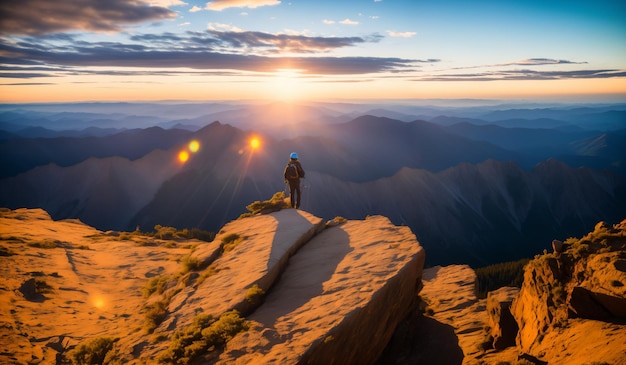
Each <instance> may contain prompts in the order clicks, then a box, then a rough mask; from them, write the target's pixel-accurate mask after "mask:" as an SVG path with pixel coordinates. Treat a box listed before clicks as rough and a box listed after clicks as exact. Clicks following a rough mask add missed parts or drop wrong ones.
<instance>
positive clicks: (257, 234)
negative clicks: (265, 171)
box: [0, 209, 425, 364]
mask: <svg viewBox="0 0 626 365" xmlns="http://www.w3.org/2000/svg"><path fill="white" fill-rule="evenodd" d="M0 239H1V241H0V243H1V246H2V250H1V252H2V253H3V256H4V257H3V260H4V261H6V262H7V265H2V268H0V270H1V274H2V277H3V278H4V279H5V280H4V282H3V284H2V288H1V289H2V290H3V291H4V293H5V294H6V295H5V294H3V295H2V296H1V298H2V302H1V303H0V304H2V305H1V306H0V308H2V316H1V318H2V323H1V327H0V328H2V330H1V331H0V345H1V346H2V347H3V349H5V350H4V351H3V352H2V353H1V354H0V361H1V362H6V363H26V362H36V363H48V364H55V363H58V362H59V361H62V360H63V359H64V358H66V359H67V358H68V357H71V356H72V354H71V351H70V350H71V349H79V348H81V347H80V346H81V345H82V344H84V343H86V342H88V341H90V340H93V339H106V341H105V342H107V343H108V344H111V346H112V350H110V351H109V353H108V354H107V357H106V358H107V360H105V363H109V364H117V363H125V364H126V363H129V364H139V363H146V362H155V361H156V362H165V363H178V364H181V363H190V364H193V363H197V364H200V363H202V364H205V363H223V364H226V363H229V364H230V363H249V362H256V363H276V364H278V363H280V364H319V363H324V364H367V363H373V362H375V361H376V359H377V358H378V357H379V356H380V355H381V353H382V352H383V350H384V348H385V346H386V345H387V343H388V342H389V339H390V338H391V336H392V335H393V333H394V330H395V329H396V327H397V325H398V324H399V323H400V322H401V321H402V320H403V319H405V318H406V317H407V316H408V315H409V314H410V313H412V312H414V311H415V309H416V307H417V305H418V300H417V292H418V291H419V289H420V287H421V276H422V267H423V263H424V257H425V254H424V250H423V249H422V247H421V246H420V245H419V243H418V242H417V240H416V238H415V236H414V235H413V233H412V232H411V231H410V229H409V228H408V227H402V226H395V225H393V224H392V223H391V222H390V221H389V219H387V218H385V217H381V216H373V217H367V218H366V219H365V220H350V221H344V220H342V219H336V220H335V221H334V222H333V224H326V223H325V222H323V221H322V220H321V219H320V218H318V217H315V216H313V215H311V214H308V213H306V212H304V211H300V210H295V209H288V210H281V211H278V212H273V213H271V214H267V215H257V216H253V217H249V218H245V219H240V220H236V221H233V222H231V223H229V224H227V225H225V226H224V227H223V229H222V230H221V231H220V232H219V233H218V234H217V236H216V238H215V240H213V241H212V242H202V241H198V240H187V239H180V240H175V241H172V240H161V239H157V238H155V237H153V236H146V235H144V234H141V233H140V232H135V233H128V232H122V233H120V232H107V233H102V232H99V231H97V230H95V229H93V228H91V227H88V226H86V225H84V224H82V223H81V222H79V221H63V222H58V221H53V220H51V219H50V217H49V216H48V215H47V214H46V213H45V212H44V211H41V210H25V209H22V210H16V211H9V210H3V211H2V214H1V215H0ZM42 268H43V271H40V270H42ZM34 276H39V277H41V278H43V280H44V281H45V282H46V285H48V287H46V290H49V292H46V294H45V297H44V299H41V300H40V301H32V296H31V297H30V299H31V300H29V298H25V297H24V295H23V294H22V293H23V292H26V291H27V292H28V293H31V292H34V291H36V289H37V287H36V286H35V284H36V283H35V281H34V279H33V277H34ZM20 287H21V291H20V290H19V289H20ZM26 289H28V290H26ZM9 308H12V309H10V310H9ZM82 350H84V347H82V348H81V351H82Z"/></svg>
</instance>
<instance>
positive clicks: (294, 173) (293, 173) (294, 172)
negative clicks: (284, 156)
mask: <svg viewBox="0 0 626 365" xmlns="http://www.w3.org/2000/svg"><path fill="white" fill-rule="evenodd" d="M285 177H286V178H287V179H289V180H295V179H297V178H299V177H300V174H298V167H297V166H296V164H295V163H293V162H292V163H289V165H287V171H286V172H285Z"/></svg>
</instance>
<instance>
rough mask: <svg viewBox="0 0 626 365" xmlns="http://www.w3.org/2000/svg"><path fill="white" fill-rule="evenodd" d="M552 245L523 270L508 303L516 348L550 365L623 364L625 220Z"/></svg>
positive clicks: (625, 355) (625, 332)
mask: <svg viewBox="0 0 626 365" xmlns="http://www.w3.org/2000/svg"><path fill="white" fill-rule="evenodd" d="M557 248H560V249H555V252H554V253H550V254H547V253H546V254H544V255H539V256H537V257H536V258H535V259H534V260H531V261H530V262H529V263H528V265H527V266H526V268H525V272H524V283H523V285H522V288H521V290H520V293H519V296H518V297H517V298H516V299H515V300H514V302H513V304H512V306H511V311H512V314H513V316H514V317H515V320H516V322H517V324H518V325H519V333H518V335H517V340H516V342H517V347H518V349H519V351H520V352H522V353H526V354H529V355H532V356H534V357H535V358H537V359H539V360H542V359H543V360H549V363H550V364H571V363H582V360H581V359H584V362H588V363H591V362H594V361H595V362H608V363H615V364H617V363H624V362H625V361H626V326H625V325H624V323H625V320H626V315H625V314H626V309H625V308H626V287H625V286H626V270H625V268H624V259H626V221H623V222H622V223H620V224H618V225H615V226H614V227H609V226H607V225H606V224H604V223H598V224H597V225H596V227H595V229H594V231H593V232H591V233H589V234H587V235H586V236H584V237H582V238H581V239H574V238H570V239H568V240H566V241H565V242H564V243H563V245H562V246H561V247H557ZM583 339H584V340H583ZM607 349H611V350H610V351H609V350H607Z"/></svg>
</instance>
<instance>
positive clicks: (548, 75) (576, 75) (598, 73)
mask: <svg viewBox="0 0 626 365" xmlns="http://www.w3.org/2000/svg"><path fill="white" fill-rule="evenodd" d="M613 77H626V70H616V69H613V70H611V69H608V70H607V69H605V70H573V71H536V70H506V71H493V72H477V73H464V74H441V75H436V76H432V75H429V76H424V77H421V78H416V79H414V80H413V81H502V80H566V79H606V78H613Z"/></svg>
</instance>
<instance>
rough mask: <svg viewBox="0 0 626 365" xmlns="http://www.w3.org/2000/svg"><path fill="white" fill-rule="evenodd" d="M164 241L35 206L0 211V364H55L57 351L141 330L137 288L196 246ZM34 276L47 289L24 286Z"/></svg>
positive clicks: (176, 266) (172, 266) (171, 268)
mask: <svg viewBox="0 0 626 365" xmlns="http://www.w3.org/2000/svg"><path fill="white" fill-rule="evenodd" d="M166 243H169V244H170V245H171V243H172V241H167V242H166V241H161V240H155V239H152V238H149V237H143V238H134V240H130V241H129V240H122V241H120V240H118V237H116V236H115V235H111V234H106V233H103V232H100V231H98V230H96V229H94V228H92V227H89V226H86V225H84V224H83V223H81V222H79V221H77V220H67V221H52V220H51V219H50V216H49V215H48V214H47V213H46V212H45V211H43V210H40V209H35V210H24V209H22V210H16V211H6V210H5V211H3V212H2V213H0V247H1V248H2V251H3V256H0V262H1V264H0V349H2V352H1V353H0V363H2V364H26V363H28V362H33V363H40V364H55V363H56V357H57V353H58V351H57V350H60V349H62V348H67V347H68V346H70V345H75V344H77V343H79V342H81V341H82V340H83V339H86V338H91V337H97V336H101V335H106V336H110V337H120V336H124V335H126V334H129V333H133V332H137V331H142V327H143V325H144V317H143V316H142V315H138V314H141V313H142V311H143V305H144V303H145V298H144V297H143V294H142V288H144V287H145V285H146V283H147V281H148V280H149V279H150V278H151V277H154V276H158V275H164V274H169V273H174V272H176V271H178V270H180V266H181V265H180V263H179V262H178V260H179V259H180V258H181V257H182V256H184V255H187V254H188V253H189V252H190V249H189V247H190V245H192V244H197V242H183V243H181V242H179V243H176V244H174V245H173V246H169V245H168V246H166V245H165V244H166ZM38 246H44V247H53V248H41V247H38ZM4 253H6V254H7V255H5V254H4ZM32 279H34V280H38V281H40V282H43V283H45V285H46V286H47V287H48V288H47V290H44V293H42V294H37V293H35V292H34V290H33V287H32V285H30V286H29V285H28V284H26V285H25V283H27V282H29V280H30V283H32ZM20 289H21V290H20Z"/></svg>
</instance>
